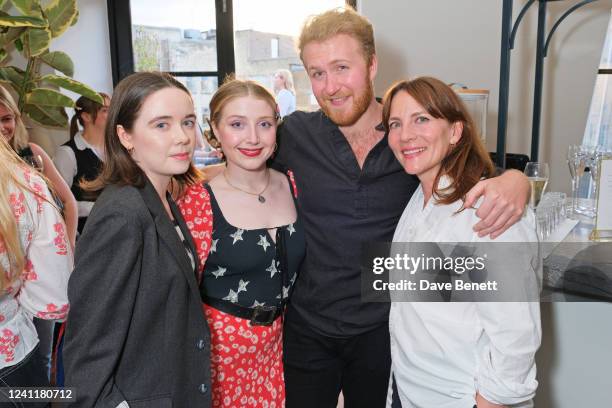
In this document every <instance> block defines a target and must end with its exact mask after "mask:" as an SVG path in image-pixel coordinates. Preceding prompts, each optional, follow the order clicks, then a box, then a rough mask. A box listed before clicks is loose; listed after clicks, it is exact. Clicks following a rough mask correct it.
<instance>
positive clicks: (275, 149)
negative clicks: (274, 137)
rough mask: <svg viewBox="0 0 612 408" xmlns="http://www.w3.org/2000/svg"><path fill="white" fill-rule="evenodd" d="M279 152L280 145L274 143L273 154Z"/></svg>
mask: <svg viewBox="0 0 612 408" xmlns="http://www.w3.org/2000/svg"><path fill="white" fill-rule="evenodd" d="M277 150H278V143H276V142H274V150H273V151H272V153H276V151H277Z"/></svg>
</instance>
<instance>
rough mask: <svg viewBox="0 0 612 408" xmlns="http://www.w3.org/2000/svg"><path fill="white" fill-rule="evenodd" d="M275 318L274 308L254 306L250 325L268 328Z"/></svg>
mask: <svg viewBox="0 0 612 408" xmlns="http://www.w3.org/2000/svg"><path fill="white" fill-rule="evenodd" d="M275 317H276V306H255V307H254V308H253V316H251V324H252V325H253V326H270V325H272V323H273V322H274V318H275Z"/></svg>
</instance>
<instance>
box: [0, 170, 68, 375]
mask: <svg viewBox="0 0 612 408" xmlns="http://www.w3.org/2000/svg"><path fill="white" fill-rule="evenodd" d="M18 171H19V174H18V177H19V178H20V182H21V183H23V185H25V186H27V187H28V189H26V188H23V187H21V186H20V187H18V186H16V185H14V184H13V183H10V182H9V181H6V180H4V181H2V182H3V183H7V182H9V183H10V184H9V185H8V191H9V205H10V207H11V209H12V212H13V216H14V217H15V220H16V221H17V229H18V231H19V240H20V243H21V247H22V248H23V251H24V255H25V266H24V269H23V271H22V273H21V275H20V276H18V277H17V278H16V279H15V280H13V281H12V282H11V283H10V284H9V285H8V286H7V287H6V288H5V289H4V291H3V292H2V293H0V368H5V367H9V366H12V365H15V364H17V363H19V362H20V361H21V360H23V359H24V358H25V357H26V356H27V355H28V353H30V352H31V351H32V350H33V349H34V347H36V345H37V344H38V335H37V334H36V328H35V327H34V323H33V322H32V316H36V317H37V318H39V319H47V320H63V319H64V318H65V317H66V314H67V313H68V296H67V293H66V288H67V285H68V277H69V275H70V272H71V271H72V267H73V263H72V250H71V247H70V244H69V243H68V238H67V236H66V228H65V226H64V222H63V220H62V217H61V215H60V214H59V212H58V211H57V209H56V208H55V207H54V206H53V205H52V204H51V202H53V198H52V196H51V193H50V192H49V190H48V188H47V185H46V184H45V182H44V181H43V180H42V179H41V178H40V176H38V175H37V174H36V173H35V172H34V171H33V170H31V169H29V168H27V167H25V166H24V167H23V168H21V169H19V170H18ZM0 264H1V265H2V269H3V270H4V271H8V270H9V257H8V253H7V248H6V245H5V242H4V241H3V240H2V238H1V237H0Z"/></svg>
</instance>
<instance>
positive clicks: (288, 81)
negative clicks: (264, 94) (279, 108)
mask: <svg viewBox="0 0 612 408" xmlns="http://www.w3.org/2000/svg"><path fill="white" fill-rule="evenodd" d="M274 76H278V77H279V78H281V79H282V80H283V87H284V88H285V89H286V90H288V91H289V92H291V93H292V94H294V95H295V86H294V85H293V75H291V71H289V70H288V69H277V70H276V72H275V73H274ZM279 91H280V89H279Z"/></svg>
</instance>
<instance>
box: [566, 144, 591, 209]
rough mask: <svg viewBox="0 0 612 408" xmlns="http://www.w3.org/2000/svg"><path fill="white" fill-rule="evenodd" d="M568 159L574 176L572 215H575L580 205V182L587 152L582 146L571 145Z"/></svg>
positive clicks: (571, 175)
mask: <svg viewBox="0 0 612 408" xmlns="http://www.w3.org/2000/svg"><path fill="white" fill-rule="evenodd" d="M566 159H567V165H568V167H569V172H570V177H571V178H572V202H571V215H572V217H573V216H574V214H575V213H576V207H577V205H578V182H579V181H580V178H581V177H582V175H583V174H584V169H585V167H586V154H585V151H584V150H583V149H582V147H581V146H576V145H570V146H569V148H568V149H567V157H566Z"/></svg>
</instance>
